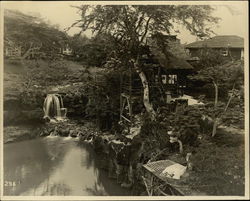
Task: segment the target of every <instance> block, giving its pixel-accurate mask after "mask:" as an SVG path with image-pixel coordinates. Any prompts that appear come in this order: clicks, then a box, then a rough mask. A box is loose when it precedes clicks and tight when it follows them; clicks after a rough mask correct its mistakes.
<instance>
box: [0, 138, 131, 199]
mask: <svg viewBox="0 0 250 201" xmlns="http://www.w3.org/2000/svg"><path fill="white" fill-rule="evenodd" d="M102 159H103V158H100V157H98V155H97V154H95V152H94V151H93V150H92V148H91V147H90V146H89V145H86V144H82V143H79V142H78V141H77V139H74V138H62V137H46V138H39V139H35V140H29V141H23V142H18V143H12V144H5V145H4V180H5V187H4V195H77V196H83V195H129V191H128V190H127V189H123V188H121V187H120V185H118V184H116V181H115V180H111V179H110V178H108V174H107V172H106V171H104V170H103V169H101V165H100V161H101V160H102ZM13 184H15V185H13Z"/></svg>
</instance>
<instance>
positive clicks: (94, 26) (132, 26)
mask: <svg viewBox="0 0 250 201" xmlns="http://www.w3.org/2000/svg"><path fill="white" fill-rule="evenodd" d="M77 8H78V9H79V10H80V11H81V19H79V20H78V21H76V22H75V23H74V24H73V25H72V26H78V27H80V28H81V29H82V31H86V30H87V29H91V30H92V31H93V34H101V33H106V34H108V35H110V36H112V37H113V39H114V42H115V43H116V44H117V46H116V47H117V50H116V56H117V57H118V59H119V60H121V61H122V62H124V63H126V62H127V63H128V61H129V64H130V65H132V66H133V67H134V69H135V70H136V72H137V73H138V74H139V77H140V79H141V82H142V85H143V89H144V97H143V102H144V106H145V108H146V110H147V112H148V113H149V114H150V116H151V118H152V119H154V118H155V111H154V109H153V106H152V104H151V103H150V99H149V84H148V80H147V77H146V75H145V73H144V71H143V68H142V64H141V63H140V58H141V56H142V52H141V49H142V47H143V46H144V45H145V44H146V42H147V40H146V39H147V38H148V37H149V36H150V35H152V34H155V33H158V32H160V33H165V34H170V33H171V31H172V30H173V29H174V23H179V24H182V25H183V26H184V27H186V28H187V29H188V30H189V31H190V32H191V33H192V34H195V35H198V36H200V37H201V36H205V35H208V34H210V33H211V30H210V29H209V28H208V26H207V25H208V24H211V23H216V22H217V21H218V18H215V17H212V16H211V13H212V11H213V8H212V7H210V6H189V5H119V6H118V5H93V6H90V5H83V6H79V7H77Z"/></svg>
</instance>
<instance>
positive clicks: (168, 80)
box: [120, 47, 193, 122]
mask: <svg viewBox="0 0 250 201" xmlns="http://www.w3.org/2000/svg"><path fill="white" fill-rule="evenodd" d="M140 62H141V64H142V68H143V72H144V73H145V74H146V77H147V81H148V84H149V92H150V93H149V94H150V101H151V103H152V104H153V106H154V107H155V109H156V107H157V105H158V104H170V103H171V100H172V98H177V97H181V96H183V94H184V91H185V89H186V88H187V87H188V83H187V75H188V74H190V73H192V72H193V67H192V66H191V65H190V64H189V63H188V62H187V61H186V60H184V59H181V58H178V57H176V56H174V55H173V54H168V56H166V55H164V54H161V55H160V54H159V55H157V54H154V53H152V51H151V50H150V48H149V47H145V54H143V55H142V58H141V60H140ZM120 100H121V103H120V107H121V109H120V119H121V120H122V119H124V120H126V121H128V122H130V120H131V119H130V118H131V117H132V116H133V115H134V114H137V113H139V112H141V111H142V108H143V87H142V83H141V80H140V78H139V75H138V74H137V73H136V72H135V70H134V69H133V67H131V66H130V68H129V70H128V71H125V72H124V73H123V74H122V75H121V98H120Z"/></svg>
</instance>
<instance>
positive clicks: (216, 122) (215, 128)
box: [212, 118, 219, 137]
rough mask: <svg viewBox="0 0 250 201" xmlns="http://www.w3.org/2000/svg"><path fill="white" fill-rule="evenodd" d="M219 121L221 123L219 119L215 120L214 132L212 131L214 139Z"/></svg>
mask: <svg viewBox="0 0 250 201" xmlns="http://www.w3.org/2000/svg"><path fill="white" fill-rule="evenodd" d="M218 121H219V119H218V118H215V119H214V124H213V131H212V137H214V136H215V135H216V132H217V124H218Z"/></svg>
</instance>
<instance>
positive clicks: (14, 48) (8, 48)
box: [4, 39, 22, 58]
mask: <svg viewBox="0 0 250 201" xmlns="http://www.w3.org/2000/svg"><path fill="white" fill-rule="evenodd" d="M21 54H22V48H21V46H18V45H17V44H16V43H14V42H13V41H11V40H9V39H5V40H4V56H5V57H6V58H20V57H21Z"/></svg>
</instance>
